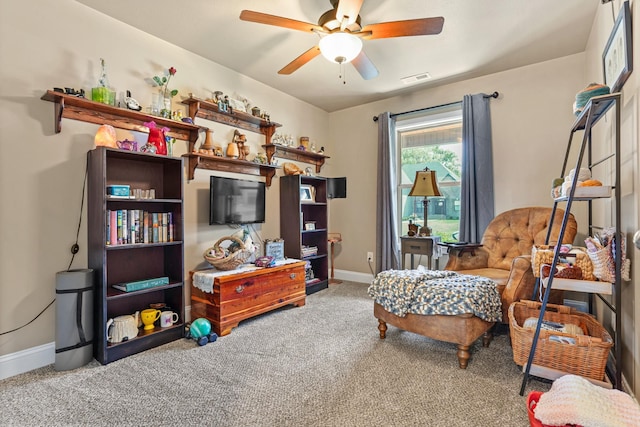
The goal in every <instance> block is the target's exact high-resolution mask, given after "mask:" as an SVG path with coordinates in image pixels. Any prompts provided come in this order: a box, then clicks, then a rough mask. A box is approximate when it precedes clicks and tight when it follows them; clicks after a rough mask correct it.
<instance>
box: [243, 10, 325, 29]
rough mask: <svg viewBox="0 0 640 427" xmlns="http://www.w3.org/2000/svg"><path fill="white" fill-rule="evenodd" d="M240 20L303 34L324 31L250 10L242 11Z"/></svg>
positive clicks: (306, 24)
mask: <svg viewBox="0 0 640 427" xmlns="http://www.w3.org/2000/svg"><path fill="white" fill-rule="evenodd" d="M240 19H242V20H243V21H249V22H257V23H258V24H267V25H274V26H276V27H284V28H290V29H292V30H298V31H304V32H313V31H321V32H323V31H324V30H323V28H322V27H321V26H319V25H316V24H311V23H309V22H302V21H296V20H295V19H289V18H283V17H281V16H275V15H268V14H266V13H261V12H254V11H252V10H243V11H242V12H240Z"/></svg>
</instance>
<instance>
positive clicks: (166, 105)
mask: <svg viewBox="0 0 640 427" xmlns="http://www.w3.org/2000/svg"><path fill="white" fill-rule="evenodd" d="M160 116H162V118H165V119H170V118H171V97H168V96H165V97H164V99H163V100H162V110H161V111H160Z"/></svg>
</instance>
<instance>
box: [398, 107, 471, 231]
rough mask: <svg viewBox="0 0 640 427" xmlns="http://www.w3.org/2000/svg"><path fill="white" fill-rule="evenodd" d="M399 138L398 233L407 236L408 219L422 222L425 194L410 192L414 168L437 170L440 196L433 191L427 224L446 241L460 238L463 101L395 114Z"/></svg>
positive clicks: (420, 224)
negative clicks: (406, 113) (411, 194)
mask: <svg viewBox="0 0 640 427" xmlns="http://www.w3.org/2000/svg"><path fill="white" fill-rule="evenodd" d="M396 130H397V141H398V150H399V155H398V162H399V165H398V166H399V167H398V169H397V170H398V174H399V176H398V183H399V188H398V197H399V200H398V209H399V212H398V218H399V219H400V224H398V227H399V228H400V230H399V233H400V235H401V236H406V235H407V232H408V230H409V221H411V222H412V223H413V224H416V225H418V226H422V225H423V223H424V203H423V199H424V198H423V197H409V192H410V191H411V187H412V186H413V181H414V179H415V176H416V171H420V170H424V169H425V168H429V169H431V170H434V171H435V172H436V177H437V182H438V188H439V190H440V193H441V194H442V196H434V197H429V198H428V200H429V203H428V208H427V225H428V226H429V227H430V228H431V229H432V234H433V235H437V236H440V237H441V239H442V241H456V240H457V236H458V229H459V221H460V178H461V176H462V169H461V168H462V166H461V164H462V104H461V103H455V104H453V105H447V106H443V107H436V108H431V109H428V110H426V111H423V112H421V113H413V114H412V115H404V116H402V117H399V118H397V119H396Z"/></svg>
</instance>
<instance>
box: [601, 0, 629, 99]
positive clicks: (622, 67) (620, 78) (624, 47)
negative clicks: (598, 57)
mask: <svg viewBox="0 0 640 427" xmlns="http://www.w3.org/2000/svg"><path fill="white" fill-rule="evenodd" d="M632 44H633V42H632V40H631V11H630V9H629V2H628V1H625V2H624V3H623V4H622V8H621V9H620V12H619V13H618V18H617V19H616V23H615V24H614V26H613V31H611V35H610V36H609V40H608V41H607V45H606V46H605V48H604V52H603V53H602V70H603V73H604V84H606V85H607V86H609V88H610V89H611V93H614V92H619V91H620V89H622V86H623V85H624V83H625V82H626V81H627V79H628V78H629V75H630V74H631V72H632V71H633V57H632V51H633V46H632Z"/></svg>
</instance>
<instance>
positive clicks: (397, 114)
mask: <svg viewBox="0 0 640 427" xmlns="http://www.w3.org/2000/svg"><path fill="white" fill-rule="evenodd" d="M499 95H500V94H499V93H498V92H493V93H492V94H490V95H483V97H484V98H497V97H498V96H499ZM461 102H462V101H456V102H450V103H448V104H441V105H436V106H434V107H425V108H419V109H417V110H411V111H405V112H403V113H395V114H391V117H398V116H403V115H405V114H411V113H419V112H420V111H429V110H433V109H434V108H442V107H448V106H450V105H456V104H459V103H461ZM373 121H374V122H377V121H378V116H373Z"/></svg>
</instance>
